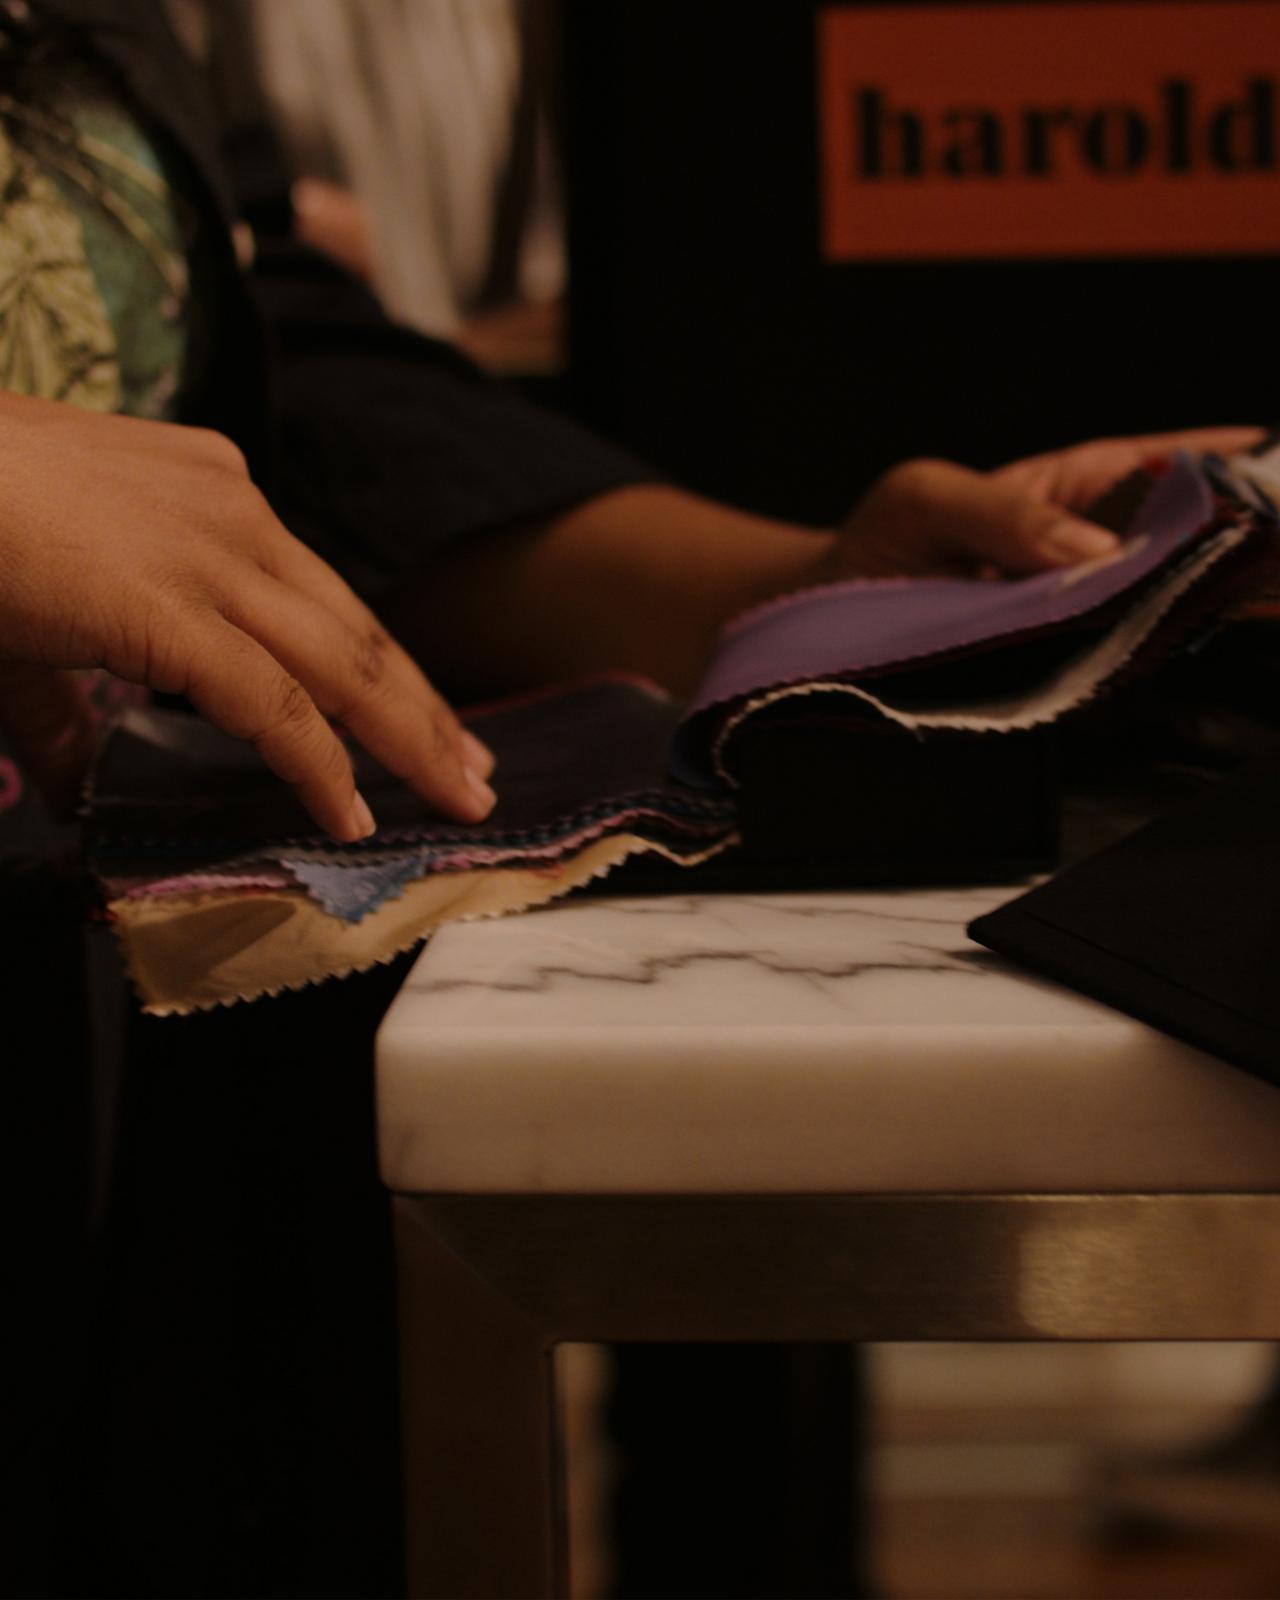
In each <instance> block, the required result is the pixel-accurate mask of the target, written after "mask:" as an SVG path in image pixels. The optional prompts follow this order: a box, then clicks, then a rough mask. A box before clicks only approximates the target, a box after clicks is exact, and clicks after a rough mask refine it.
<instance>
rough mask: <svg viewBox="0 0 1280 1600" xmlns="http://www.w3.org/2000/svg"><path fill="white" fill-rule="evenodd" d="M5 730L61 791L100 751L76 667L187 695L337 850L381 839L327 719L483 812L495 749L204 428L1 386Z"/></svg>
mask: <svg viewBox="0 0 1280 1600" xmlns="http://www.w3.org/2000/svg"><path fill="white" fill-rule="evenodd" d="M0 449H3V453H4V459H5V467H4V471H3V473H2V474H0V727H2V728H3V729H4V731H5V732H6V733H7V734H8V735H9V737H10V738H11V739H12V741H13V743H14V746H15V749H16V751H17V753H18V755H19V757H20V758H21V759H22V760H23V761H24V764H25V765H26V766H27V767H28V769H29V770H30V772H31V774H32V776H33V778H34V779H35V781H36V782H37V783H38V784H39V785H40V786H41V787H42V788H44V789H45V790H46V791H48V792H52V793H54V794H55V795H56V794H57V793H58V792H59V791H62V792H64V793H65V790H66V787H67V785H68V783H69V782H70V781H74V779H75V777H77V776H78V773H79V771H80V770H82V769H83V764H84V761H85V759H86V757H87V753H88V747H89V731H90V730H89V723H88V713H87V708H86V707H85V704H84V702H83V700H82V698H81V696H80V694H79V692H78V688H77V685H76V682H75V680H74V678H73V677H72V676H71V674H70V673H69V672H68V671H67V669H70V668H83V667H94V666H101V667H105V668H107V669H108V670H109V671H111V672H113V673H115V674H116V675H117V676H118V677H120V678H124V679H126V680H128V681H129V682H131V683H137V684H144V685H146V686H147V687H149V688H152V689H155V690H159V691H161V692H164V693H168V694H178V695H185V696H186V698H187V699H189V700H190V701H191V703H192V704H193V705H194V706H195V707H196V708H197V710H199V711H200V712H202V713H203V714H204V715H205V716H206V717H207V718H208V719H209V721H210V722H213V723H215V724H216V725H217V726H218V727H219V728H221V729H223V731H224V732H226V733H229V734H232V735H234V736H235V737H237V738H241V739H246V740H248V741H249V742H250V743H251V744H253V745H254V746H255V747H256V749H257V750H258V752H259V754H260V755H261V756H262V758H263V760H264V761H265V762H266V763H267V765H268V766H269V767H270V768H271V769H272V770H273V771H274V772H275V773H277V774H278V775H279V776H280V777H281V778H283V779H284V781H285V782H286V783H288V784H290V785H291V786H292V787H293V788H294V790H295V791H296V793H297V795H298V797H299V799H300V800H301V801H302V803H303V804H304V805H305V806H306V807H307V809H308V810H309V811H310V812H311V814H312V816H314V817H315V819H316V821H317V822H318V823H319V824H320V826H321V827H323V828H324V829H325V830H326V831H327V832H329V833H330V834H332V836H333V837H334V838H336V839H340V840H343V841H347V842H350V841H354V840H356V839H360V838H363V837H365V836H367V835H368V834H369V833H370V832H371V831H372V828H373V819H372V818H371V816H370V815H369V810H368V806H367V805H366V804H365V802H364V801H363V800H362V798H361V797H360V795H359V794H358V793H357V791H356V788H355V780H354V777H353V774H352V770H351V762H350V759H349V757H348V755H347V752H346V750H345V749H344V747H343V744H342V741H341V739H340V738H339V737H338V735H337V734H336V733H335V731H334V729H333V728H332V727H331V726H330V721H329V719H332V720H333V721H334V722H337V723H339V724H341V725H342V726H343V727H344V728H346V729H347V730H349V731H350V733H351V734H352V735H353V736H354V737H355V738H356V739H358V740H359V742H360V743H361V744H362V745H363V746H364V747H365V748H366V749H367V750H368V751H369V752H370V753H371V754H372V755H373V756H375V757H376V758H377V760H379V761H380V762H381V763H382V764H383V766H385V767H386V768H388V770H389V771H391V772H394V773H395V774H396V775H397V776H398V777H400V778H402V779H403V780H404V781H405V782H406V783H407V784H408V785H409V786H410V787H411V788H413V789H414V790H415V791H416V792H417V793H418V794H420V795H421V796H422V797H423V799H424V800H426V801H427V802H428V803H429V804H431V805H432V806H435V807H437V808H438V809H439V810H441V811H443V812H445V813H446V814H448V815H450V816H453V817H457V818H459V819H461V820H463V821H468V822H471V821H478V820H479V819H480V818H481V817H483V816H485V815H487V813H488V812H489V810H490V809H491V807H492V805H493V802H494V796H493V791H492V789H490V787H489V785H488V784H487V783H486V782H485V779H486V777H487V776H488V773H489V771H490V770H491V769H492V765H493V762H492V757H491V756H490V755H489V753H488V751H487V750H486V749H485V747H484V746H483V745H482V744H481V743H480V742H479V741H478V740H477V739H475V737H474V736H473V735H471V734H469V733H468V732H466V731H465V730H464V729H463V728H462V727H461V725H460V724H459V722H458V720H457V718H456V717H455V716H454V714H453V712H452V711H451V710H450V709H449V707H448V706H447V705H445V703H444V701H443V700H441V698H440V697H439V695H438V694H436V692H435V690H434V689H432V687H431V686H430V684H429V683H428V682H427V680H426V679H425V678H424V677H423V675H422V674H421V672H419V670H418V668H417V667H416V666H415V665H414V663H413V662H412V661H411V660H410V658H409V657H408V655H406V653H405V652H404V651H403V650H402V649H401V648H400V646H399V645H397V644H396V643H395V641H394V640H393V639H392V638H391V637H390V635H389V634H387V633H386V632H385V631H384V630H383V628H382V627H381V626H380V625H379V624H378V622H377V620H376V619H375V618H374V616H373V615H372V613H371V612H370V611H369V610H368V609H367V608H366V607H365V606H364V605H363V604H362V602H361V601H360V600H358V599H357V598H356V596H355V595H354V594H353V593H352V591H351V590H350V589H349V588H348V587H347V585H346V584H345V583H344V582H343V581H342V579H341V578H339V577H338V575H337V574H336V573H335V572H334V571H333V570H332V569H331V568H330V567H328V566H327V565H326V564H325V563H324V562H323V561H321V560H320V558H319V557H318V556H316V555H315V554H314V553H313V552H312V551H310V550H308V549H307V547H306V546H305V545H303V544H302V543H301V542H300V541H298V540H297V539H295V538H294V537H293V536H292V535H291V534H289V533H288V532H287V531H286V530H285V528H284V527H283V526H282V525H281V524H280V522H279V521H278V520H277V519H276V517H275V515H274V514H273V512H272V511H271V509H270V507H269V506H268V505H267V503H266V501H265V500H264V499H263V497H262V496H261V494H259V492H258V490H257V489H256V488H255V487H254V485H253V483H252V482H251V481H250V478H249V475H248V472H247V471H246V469H245V464H244V460H243V457H242V456H241V455H240V452H239V451H238V450H237V449H236V447H235V446H234V445H233V444H232V443H231V442H230V441H229V440H227V439H225V438H223V437H222V435H220V434H217V433H212V432H209V431H207V430H205V429H200V428H187V427H178V426H175V425H172V424H169V423H161V422H143V421H138V420H135V419H132V418H128V417H118V416H100V415H96V414H94V413H90V412H85V411H80V410H77V409H76V408H74V407H71V406H67V405H59V404H55V403H52V402H49V401H43V400H33V399H28V398H25V397H20V396H16V395H9V394H0Z"/></svg>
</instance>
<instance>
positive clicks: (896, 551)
mask: <svg viewBox="0 0 1280 1600" xmlns="http://www.w3.org/2000/svg"><path fill="white" fill-rule="evenodd" d="M1261 437H1262V431H1261V429H1259V428H1200V429H1192V430H1189V431H1187V432H1182V433H1160V434H1145V435H1141V436H1138V437H1134V438H1128V439H1101V440H1096V441H1094V442H1091V443H1088V444H1079V445H1074V446H1072V447H1070V448H1069V449H1065V450H1054V451H1051V452H1049V453H1047V454H1045V455H1039V456H1030V457H1028V458H1027V459H1026V460H1023V461H1014V462H1011V463H1010V464H1009V465H1008V466H1004V467H999V468H997V469H996V470H995V471H994V472H975V471H972V470H971V469H969V468H967V467H961V466H957V465H956V464H955V463H954V462H950V461H932V460H920V461H907V462H904V463H903V464H902V465H901V466H898V467H894V468H892V469H891V470H890V471H888V472H886V473H885V474H884V476H883V477H881V478H879V479H878V480H877V481H876V483H874V484H873V485H872V487H871V489H870V490H869V491H868V492H867V494H866V495H864V496H863V498H862V499H861V500H860V501H859V502H858V504H857V505H856V506H855V507H854V509H853V511H852V512H851V513H850V515H849V517H848V518H847V519H846V521H845V524H844V527H843V529H842V530H841V534H840V537H839V538H838V539H837V540H836V541H835V543H834V544H833V545H832V546H831V548H830V549H829V551H828V552H827V554H826V557H825V563H824V571H823V573H822V577H823V578H824V579H827V580H829V579H834V578H842V577H850V578H851V577H863V576H879V575H887V574H893V573H906V574H911V575H920V574H924V573H952V574H954V575H967V576H994V575H998V574H1010V573H1028V572H1039V571H1042V570H1044V569H1046V568H1051V567H1060V566H1071V565H1073V564H1074V563H1076V562H1079V561H1087V560H1090V559H1092V558H1094V557H1097V556H1102V555H1106V554H1108V553H1109V552H1110V551H1112V550H1113V549H1114V548H1115V546H1116V538H1115V535H1114V534H1112V533H1109V532H1108V531H1107V530H1106V529H1105V528H1101V527H1099V526H1098V524H1097V523H1094V522H1090V521H1089V520H1088V519H1087V518H1086V517H1084V516H1083V515H1082V514H1081V513H1082V512H1084V511H1085V510H1086V509H1087V507H1088V506H1089V505H1090V504H1091V503H1092V502H1093V501H1094V500H1096V499H1097V498H1098V496H1099V495H1101V494H1103V493H1104V492H1105V491H1106V490H1107V489H1109V488H1110V487H1111V486H1112V485H1113V484H1115V483H1117V482H1118V481H1119V480H1120V479H1121V478H1123V477H1125V476H1126V475H1127V474H1128V473H1130V472H1132V471H1134V469H1135V468H1137V467H1141V466H1142V465H1144V463H1146V462H1148V461H1150V460H1151V459H1152V458H1153V457H1157V456H1162V455H1168V454H1169V453H1171V452H1172V451H1174V450H1191V451H1209V450H1211V451H1216V452H1217V453H1218V454H1220V455H1230V454H1233V453H1234V452H1236V451H1239V450H1246V449H1248V448H1249V446H1250V445H1252V444H1255V443H1256V442H1257V441H1258V440H1259V439H1260V438H1261Z"/></svg>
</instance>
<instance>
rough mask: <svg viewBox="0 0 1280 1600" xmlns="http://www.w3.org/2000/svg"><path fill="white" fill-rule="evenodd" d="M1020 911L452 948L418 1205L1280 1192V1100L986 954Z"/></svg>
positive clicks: (960, 899) (701, 904) (468, 942)
mask: <svg viewBox="0 0 1280 1600" xmlns="http://www.w3.org/2000/svg"><path fill="white" fill-rule="evenodd" d="M1017 892H1018V890H1017V888H1016V887H1012V888H1011V887H1009V886H1004V887H1001V888H990V887H988V888H981V889H938V890H928V891H920V890H916V891H902V890H898V891H894V890H881V891H866V892H860V893H843V892H842V893H830V894H812V893H807V894H779V895H763V894H762V895H687V896H680V897H670V898H663V897H654V898H645V899H639V898H637V899H610V898H600V899H583V900H579V901H573V902H569V903H565V904H562V905H558V906H554V907H551V908H549V909H546V910H542V911H535V912H531V913H529V914H527V915H524V916H517V917H509V918H505V919H502V920H499V921H493V922H481V923H471V924H454V925H452V926H449V927H447V928H445V929H443V930H442V931H441V932H440V933H438V934H437V935H436V936H435V938H434V939H433V941H432V943H431V944H430V945H429V947H428V948H427V950H426V951H425V953H424V954H423V956H422V958H421V959H420V960H419V962H418V964H417V966H416V967H415V969H414V971H413V973H412V974H411V976H410V978H409V980H408V982H407V983H406V985H405V988H404V989H403V991H402V992H401V994H400V996H399V998H398V999H397V1001H396V1003H395V1004H394V1006H393V1007H392V1008H391V1010H390V1012H389V1013H388V1015H387V1018H386V1020H385V1022H384V1024H383V1027H382V1030H381V1033H380V1035H379V1045H378V1072H379V1123H380V1144H381V1161H382V1171H383V1176H384V1178H385V1180H386V1181H387V1183H388V1184H389V1185H390V1186H391V1187H393V1188H395V1189H399V1190H402V1191H415V1190H416V1191H426V1190H438V1191H445V1192H448V1191H454V1192H480V1193H487V1192H496V1193H513V1192H514V1193H546V1192H565V1193H572V1192H592V1193H596V1192H609V1193H633V1192H644V1193H654V1192H659V1193H684V1192H698V1193H706V1192H716V1193H736V1192H788V1191H804V1192H814V1191H821V1192H885V1191H920V1190H927V1191H933V1190H944V1191H956V1192H992V1191H1002V1190H1004V1191H1007V1190H1041V1191H1057V1192H1085V1191H1093V1190H1099V1189H1103V1190H1105V1189H1112V1190H1114V1189H1119V1190H1126V1189H1134V1190H1142V1189H1153V1190H1160V1189H1205V1188H1236V1189H1259V1188H1261V1189H1272V1188H1278V1187H1280V1093H1277V1091H1276V1090H1275V1089H1273V1088H1272V1087H1270V1086H1269V1085H1266V1084H1262V1083H1259V1082H1257V1081H1256V1080H1254V1079H1251V1078H1248V1077H1247V1076H1246V1075H1245V1074H1243V1073H1241V1072H1238V1071H1236V1070H1235V1069H1234V1068H1231V1067H1228V1066H1226V1065H1225V1064H1223V1063H1221V1062H1218V1061H1215V1060H1213V1059H1211V1058H1210V1057H1208V1056H1206V1055H1203V1054H1202V1053H1201V1052H1199V1051H1196V1050H1193V1049H1191V1048H1190V1047H1188V1046H1186V1045H1183V1044H1180V1043H1178V1042H1177V1041H1175V1040H1172V1039H1170V1038H1168V1037H1167V1036H1165V1035H1163V1034H1160V1033H1158V1032H1156V1031H1155V1030H1153V1029H1150V1028H1147V1027H1145V1026H1144V1025H1143V1024H1141V1023H1139V1022H1135V1021H1133V1020H1132V1019H1130V1018H1128V1017H1126V1016H1123V1015H1121V1014H1120V1013H1119V1012H1116V1011H1113V1010H1112V1009H1110V1008H1109V1007H1107V1006H1103V1005H1100V1004H1098V1003H1097V1002H1095V1001H1092V1000H1089V999H1087V998H1086V997H1084V996H1082V995H1078V994H1075V993H1073V992H1071V991H1070V990H1067V989H1065V988H1063V987H1061V986H1059V985H1057V984H1054V983H1051V982H1049V981H1047V980H1042V979H1040V978H1037V977H1034V976H1032V975H1030V974H1028V973H1025V972H1021V971H1019V970H1017V969H1015V968H1014V967H1013V966H1012V965H1010V964H1008V963H1006V962H1004V961H1003V960H1001V958H999V957H997V956H994V955H991V954H990V953H989V952H987V951H985V950H982V949H980V948H979V947H978V946H976V945H974V944H972V943H971V942H970V941H969V940H968V938H967V937H966V935H965V932H964V929H965V925H966V924H967V923H968V922H969V921H970V920H971V919H972V918H973V917H975V916H977V915H979V914H980V913H981V912H984V911H987V910H989V909H991V908H992V907H993V906H995V905H997V904H999V903H1001V902H1002V901H1003V900H1005V899H1008V898H1010V897H1011V896H1012V895H1013V894H1015V893H1017Z"/></svg>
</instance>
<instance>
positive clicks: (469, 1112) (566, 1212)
mask: <svg viewBox="0 0 1280 1600" xmlns="http://www.w3.org/2000/svg"><path fill="white" fill-rule="evenodd" d="M1011 892H1012V891H1010V890H1008V889H1004V890H992V889H981V890H967V889H961V890H938V891H931V892H918V891H917V892H906V891H899V892H864V893H858V894H849V893H831V894H785V895H708V896H687V897H680V898H654V899H630V900H627V899H597V900H582V901H578V902H574V903H571V904H566V905H563V906H560V907H558V908H554V909H550V910H545V911H539V912H535V913H531V914H529V915H526V916H522V917H515V918H511V919H509V920H505V921H499V922H490V923H478V924H469V925H462V926H454V927H451V928H447V929H445V930H444V931H443V932H441V933H439V934H438V935H437V936H436V937H435V939H434V940H433V941H432V943H431V945H430V946H429V948H428V949H427V951H426V952H425V954H424V955H423V957H422V959H421V960H420V961H419V963H418V965H417V967H416V968H415V969H414V972H413V973H412V975H411V976H410V978H409V980H408V982H407V984H406V985H405V987H404V989H403V990H402V992H401V994H400V996H399V997H398V999H397V1000H396V1002H395V1004H394V1005H393V1007H392V1008H391V1010H390V1012H389V1013H388V1015H387V1018H386V1020H385V1022H384V1024H383V1027H382V1030H381V1032H380V1035H379V1042H378V1072H379V1086H378V1103H379V1119H380V1151H381V1163H382V1173H383V1177H384V1179H385V1181H386V1183H387V1184H388V1186H389V1187H390V1188H391V1189H392V1190H393V1191H394V1192H395V1194H396V1196H397V1200H396V1207H397V1238H398V1250H399V1255H400V1266H401V1285H402V1300H403V1307H404V1341H403V1357H404V1382H405V1406H406V1413H405V1417H406V1433H407V1439H408V1454H407V1460H408V1472H409V1477H408V1484H409V1530H410V1566H411V1575H412V1587H413V1593H415V1594H419V1595H451V1596H463V1595H486V1596H497V1595H511V1596H541V1595H550V1594H556V1593H562V1592H564V1584H565V1570H564V1559H565V1540H564V1530H563V1527H562V1525H561V1522H562V1518H561V1513H560V1510H559V1507H560V1505H561V1494H560V1488H559V1470H558V1464H557V1455H556V1444H555V1426H554V1418H555V1395H554V1384H553V1377H552V1366H551V1361H550V1356H551V1352H552V1351H553V1350H554V1347H555V1345H556V1344H557V1343H560V1342H563V1341H569V1340H589V1341H622V1340H645V1339H654V1340H689V1339H753V1340H783V1341H788V1340H795V1341H825V1340H841V1339H851V1340H852V1339H904V1338H905V1339H918V1338H924V1339H986V1338H992V1339H1005V1338H1013V1339H1113V1338H1121V1339H1124V1338H1277V1337H1280V1093H1277V1091H1276V1090H1275V1089H1273V1088H1271V1087H1270V1086H1268V1085H1265V1084H1262V1083H1260V1082H1257V1081H1255V1080H1253V1079H1251V1078H1249V1077H1247V1076H1246V1075H1244V1074H1243V1073H1240V1072H1238V1071H1236V1070H1234V1069H1232V1068H1230V1067H1228V1066H1225V1065H1224V1064H1223V1063H1221V1062H1218V1061H1215V1060H1213V1059H1211V1058H1210V1057H1208V1056H1205V1055H1203V1054H1202V1053H1200V1052H1198V1051H1196V1050H1194V1049H1191V1048H1190V1047H1188V1046H1184V1045H1181V1044H1179V1043H1177V1042H1176V1041H1174V1040H1172V1039H1169V1038H1167V1037H1165V1036H1164V1035H1162V1034H1159V1033H1156V1032H1154V1031H1153V1030H1151V1029H1149V1028H1146V1027H1144V1026H1143V1025H1142V1024H1140V1023H1137V1022H1134V1021H1131V1020H1130V1019H1128V1018H1126V1017H1124V1016H1121V1015H1120V1014H1118V1013H1116V1012H1114V1011H1111V1010H1109V1009H1108V1008H1106V1007H1104V1006H1101V1005H1097V1004H1095V1003H1093V1002H1092V1001H1089V1000H1087V999H1084V998H1083V997H1081V996H1078V995H1075V994H1073V993H1070V992H1069V991H1067V990H1064V989H1062V988H1060V987H1058V986H1056V985H1054V984H1052V983H1049V982H1047V981H1042V980H1040V979H1038V978H1035V977H1033V976H1030V975H1028V974H1026V973H1022V972H1018V971H1015V970H1014V969H1013V968H1012V967H1011V966H1009V965H1007V964H1006V963H1004V962H1002V961H1001V960H1000V959H999V958H997V957H995V956H992V955H990V954H988V953H987V952H985V951H983V950H981V949H979V948H978V947H977V946H975V945H973V944H971V943H970V942H969V941H968V940H967V938H966V937H965V934H964V926H965V924H966V923H967V922H968V921H969V920H970V919H971V918H972V917H974V916H976V915H978V914H979V913H980V912H982V911H984V910H987V909H989V908H990V907H991V906H993V905H995V904H996V903H998V902H999V901H1000V900H1002V899H1005V898H1008V896H1009V894H1010V893H1011Z"/></svg>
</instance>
